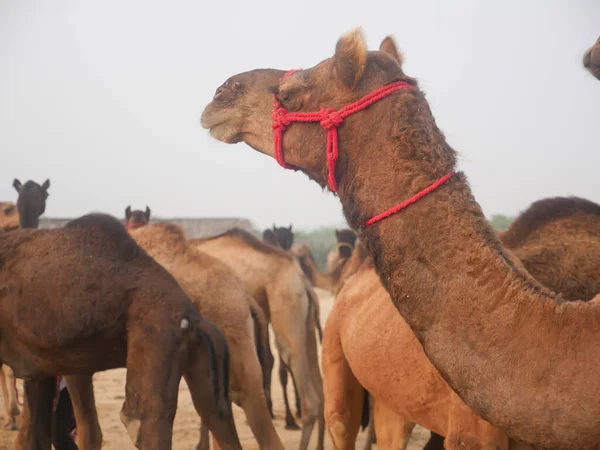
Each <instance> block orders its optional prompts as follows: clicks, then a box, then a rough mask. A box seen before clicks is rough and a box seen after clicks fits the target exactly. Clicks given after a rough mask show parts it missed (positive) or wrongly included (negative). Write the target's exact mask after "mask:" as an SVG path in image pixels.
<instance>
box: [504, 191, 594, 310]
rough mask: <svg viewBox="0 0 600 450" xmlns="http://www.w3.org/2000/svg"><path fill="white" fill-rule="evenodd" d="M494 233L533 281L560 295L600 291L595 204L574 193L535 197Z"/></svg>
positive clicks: (567, 296)
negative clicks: (522, 210)
mask: <svg viewBox="0 0 600 450" xmlns="http://www.w3.org/2000/svg"><path fill="white" fill-rule="evenodd" d="M499 237H500V239H501V241H502V243H503V244H504V245H505V246H506V247H507V248H509V249H510V250H511V251H512V252H513V254H514V255H515V256H516V257H517V258H518V259H519V261H521V262H522V263H523V266H525V268H526V269H527V271H528V272H529V273H530V274H531V275H532V276H533V277H534V278H535V279H536V280H538V281H539V282H540V283H542V284H543V285H544V286H546V287H548V288H550V289H552V290H553V291H554V292H559V293H560V294H562V296H563V297H564V298H565V299H567V300H590V299H591V298H592V297H594V296H595V295H596V294H598V293H599V292H600V274H599V272H598V268H599V267H600V205H597V204H596V203H593V202H591V201H589V200H585V199H582V198H577V197H569V198H565V197H556V198H547V199H543V200H539V201H537V202H535V203H533V204H532V205H531V206H530V207H529V208H528V209H527V210H526V211H524V212H523V213H522V214H521V215H519V217H518V218H517V219H515V221H514V222H513V223H512V224H511V225H510V227H509V228H508V229H507V230H506V231H504V232H501V233H499Z"/></svg>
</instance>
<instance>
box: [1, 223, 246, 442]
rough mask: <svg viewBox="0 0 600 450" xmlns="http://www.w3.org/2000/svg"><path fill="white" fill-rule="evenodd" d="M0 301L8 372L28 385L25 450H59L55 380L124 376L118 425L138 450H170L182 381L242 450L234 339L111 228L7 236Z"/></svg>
mask: <svg viewBox="0 0 600 450" xmlns="http://www.w3.org/2000/svg"><path fill="white" fill-rule="evenodd" d="M0 301H1V302H0V305H1V307H2V311H1V314H0V334H1V336H2V340H1V342H0V344H1V345H0V361H2V362H3V363H5V364H7V365H9V366H10V367H11V368H12V369H13V370H14V373H15V376H17V377H19V378H23V379H24V380H25V382H24V384H25V394H26V395H25V399H26V407H25V408H24V409H23V419H22V422H21V426H20V428H19V432H18V435H17V439H16V441H15V445H14V448H15V449H16V450H22V449H36V450H37V449H39V450H50V446H51V443H50V424H51V417H52V403H53V399H54V394H55V389H56V376H59V375H71V376H84V378H87V379H90V380H91V378H90V375H91V374H93V373H95V372H98V371H102V370H108V369H113V368H117V367H127V369H128V370H127V382H126V387H125V401H124V404H123V409H122V410H121V421H122V422H123V424H124V425H125V427H126V428H127V431H128V433H129V435H130V438H131V440H132V442H133V443H134V445H135V446H136V447H138V448H143V449H149V450H152V449H154V450H159V449H160V450H164V449H170V448H171V434H172V426H173V419H174V417H175V411H176V408H177V394H178V387H179V381H180V379H181V377H182V376H184V377H185V379H186V382H187V384H188V386H189V388H190V392H191V394H192V399H193V402H194V406H195V408H196V410H197V411H198V413H199V414H200V415H201V416H202V420H203V421H206V423H207V424H208V426H209V427H210V428H211V431H213V433H214V434H215V435H216V437H217V439H218V441H219V443H220V444H221V446H222V447H223V448H229V449H241V446H240V442H239V438H238V437H237V432H236V429H235V423H234V421H233V414H232V411H231V401H230V399H229V389H228V387H229V386H228V382H227V380H228V373H229V353H228V349H227V344H226V342H225V338H224V337H223V335H222V334H221V332H220V331H219V330H218V329H217V328H216V327H215V326H214V325H212V324H211V323H210V322H208V321H206V320H204V319H203V318H202V317H201V315H200V313H199V312H198V311H197V310H196V308H195V307H194V305H193V304H192V302H191V301H190V300H189V298H188V297H187V295H186V294H185V292H184V291H183V290H182V289H181V287H180V286H179V284H178V283H177V281H175V279H174V278H173V277H172V276H171V275H170V274H169V273H168V272H167V271H166V270H165V269H163V268H162V267H161V266H160V265H159V264H158V263H156V262H155V261H154V260H153V259H152V258H150V257H149V256H148V255H147V254H146V253H145V252H144V251H143V250H142V249H141V248H140V247H139V246H138V245H137V244H136V243H135V241H134V240H133V239H132V238H131V237H130V236H129V234H128V233H127V232H126V231H125V228H124V227H123V225H121V224H120V223H119V222H118V221H117V220H116V219H114V218H113V217H110V216H106V215H102V214H90V215H87V216H83V217H81V218H79V219H76V220H73V221H71V222H69V223H68V224H67V225H66V226H65V227H63V228H60V229H56V230H22V231H19V232H14V233H8V234H6V235H4V236H3V237H2V238H1V239H0ZM57 323H60V327H56V324H57ZM73 401H74V404H75V403H76V402H77V399H76V398H75V399H74V400H73Z"/></svg>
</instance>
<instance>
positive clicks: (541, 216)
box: [502, 197, 600, 248]
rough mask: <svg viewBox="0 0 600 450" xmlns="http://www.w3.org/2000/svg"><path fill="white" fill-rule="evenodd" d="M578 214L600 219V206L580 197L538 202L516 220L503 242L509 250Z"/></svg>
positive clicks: (555, 198)
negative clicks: (529, 237)
mask: <svg viewBox="0 0 600 450" xmlns="http://www.w3.org/2000/svg"><path fill="white" fill-rule="evenodd" d="M576 214H585V215H588V216H589V215H591V216H597V217H598V218H599V219H600V205H598V204H597V203H594V202H592V201H590V200H586V199H584V198H579V197H553V198H545V199H543V200H538V201H537V202H534V203H532V204H531V206H530V207H529V208H528V209H527V210H525V212H523V213H522V214H521V215H519V217H517V218H516V219H515V221H514V222H513V223H512V224H511V225H510V227H509V228H508V230H506V232H505V233H504V235H503V236H502V241H503V242H504V245H505V246H507V247H508V248H513V247H516V246H518V245H520V244H521V243H522V242H523V241H524V240H525V239H527V237H528V236H529V235H530V234H531V233H533V232H534V231H536V230H538V229H539V228H541V227H543V226H544V225H546V224H548V223H550V222H552V221H555V220H559V219H564V218H568V217H571V216H574V215H576ZM599 231H600V230H599Z"/></svg>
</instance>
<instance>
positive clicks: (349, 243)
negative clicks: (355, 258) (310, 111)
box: [335, 229, 356, 259]
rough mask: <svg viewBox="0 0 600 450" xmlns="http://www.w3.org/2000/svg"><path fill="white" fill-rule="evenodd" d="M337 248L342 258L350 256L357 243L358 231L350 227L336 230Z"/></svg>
mask: <svg viewBox="0 0 600 450" xmlns="http://www.w3.org/2000/svg"><path fill="white" fill-rule="evenodd" d="M335 238H336V240H337V249H338V253H339V254H340V257H341V258H344V259H346V258H350V256H352V251H353V250H354V245H355V244H356V233H355V232H354V231H352V230H350V229H344V230H335Z"/></svg>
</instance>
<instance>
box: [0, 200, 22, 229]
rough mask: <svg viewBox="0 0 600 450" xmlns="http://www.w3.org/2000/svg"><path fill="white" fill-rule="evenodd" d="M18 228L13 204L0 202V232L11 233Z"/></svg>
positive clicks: (17, 214) (17, 215) (16, 213)
mask: <svg viewBox="0 0 600 450" xmlns="http://www.w3.org/2000/svg"><path fill="white" fill-rule="evenodd" d="M17 228H19V212H18V211H17V205H15V204H14V203H13V202H0V230H2V231H11V230H15V229H17Z"/></svg>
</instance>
